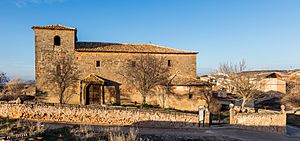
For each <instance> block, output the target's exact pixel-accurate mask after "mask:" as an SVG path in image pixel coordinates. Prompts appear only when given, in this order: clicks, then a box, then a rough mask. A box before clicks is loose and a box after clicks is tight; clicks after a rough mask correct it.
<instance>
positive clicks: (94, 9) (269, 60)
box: [0, 0, 300, 79]
mask: <svg viewBox="0 0 300 141" xmlns="http://www.w3.org/2000/svg"><path fill="white" fill-rule="evenodd" d="M0 13H1V15H0V17H1V22H0V33H1V34H0V41H1V46H0V47H1V50H0V53H1V55H0V71H4V72H7V73H8V75H9V76H11V77H15V76H19V77H21V78H24V79H34V41H33V37H34V35H33V31H32V30H31V26H33V25H50V24H62V25H66V26H71V27H76V28H78V38H79V41H104V42H121V43H153V44H158V45H163V46H168V47H172V48H177V49H183V50H192V51H198V52H199V55H198V58H197V67H198V72H199V73H200V74H204V73H206V72H208V71H211V70H214V69H216V68H217V67H218V66H219V64H220V63H222V62H227V61H228V62H238V61H240V60H242V59H244V60H246V62H247V66H248V69H250V70H256V69H298V68H300V62H299V60H300V55H299V52H300V1H299V0H1V1H0Z"/></svg>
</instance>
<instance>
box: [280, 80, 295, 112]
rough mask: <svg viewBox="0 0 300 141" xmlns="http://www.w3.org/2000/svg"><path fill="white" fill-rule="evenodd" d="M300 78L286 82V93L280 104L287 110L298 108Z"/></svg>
mask: <svg viewBox="0 0 300 141" xmlns="http://www.w3.org/2000/svg"><path fill="white" fill-rule="evenodd" d="M299 82H300V77H296V78H295V80H294V81H289V82H287V93H286V95H284V96H283V98H282V99H281V103H283V104H284V105H286V106H287V107H288V108H294V107H300V87H299Z"/></svg>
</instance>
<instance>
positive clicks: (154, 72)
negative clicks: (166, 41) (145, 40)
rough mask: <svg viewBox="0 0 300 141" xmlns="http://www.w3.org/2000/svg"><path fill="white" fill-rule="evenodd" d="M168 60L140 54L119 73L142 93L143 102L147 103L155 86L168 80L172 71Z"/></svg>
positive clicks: (164, 83)
mask: <svg viewBox="0 0 300 141" xmlns="http://www.w3.org/2000/svg"><path fill="white" fill-rule="evenodd" d="M167 62H168V61H167V60H166V58H165V57H158V56H154V55H150V54H146V55H140V56H138V57H136V58H133V61H129V62H128V63H126V64H125V66H124V67H123V68H122V70H120V72H119V74H120V75H122V76H123V78H124V81H127V83H128V84H130V85H132V86H133V87H134V88H135V89H136V90H137V91H138V92H139V93H140V94H141V95H142V98H143V101H142V104H146V98H147V97H148V96H149V95H150V93H151V91H152V90H153V88H155V87H157V86H160V85H166V83H167V82H168V78H169V77H170V72H169V67H168V65H167Z"/></svg>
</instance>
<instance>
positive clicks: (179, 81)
mask: <svg viewBox="0 0 300 141" xmlns="http://www.w3.org/2000/svg"><path fill="white" fill-rule="evenodd" d="M171 85H172V86H209V83H208V82H205V81H202V80H200V79H196V78H191V77H185V76H181V75H178V76H175V77H174V79H172V80H171Z"/></svg>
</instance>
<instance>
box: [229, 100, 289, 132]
mask: <svg viewBox="0 0 300 141" xmlns="http://www.w3.org/2000/svg"><path fill="white" fill-rule="evenodd" d="M283 107H284V106H283ZM230 124H231V125H235V126H238V127H240V128H246V129H252V130H258V131H264V132H271V133H279V134H286V113H285V111H284V108H283V109H282V111H281V112H277V111H268V112H256V113H238V112H237V111H235V110H234V109H233V108H231V109H230Z"/></svg>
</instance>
